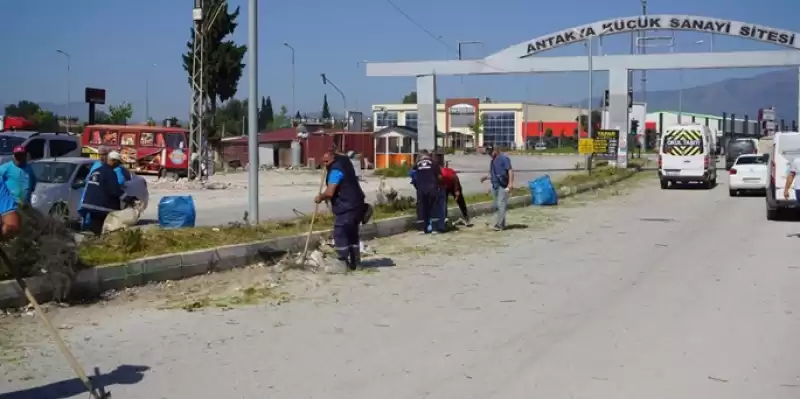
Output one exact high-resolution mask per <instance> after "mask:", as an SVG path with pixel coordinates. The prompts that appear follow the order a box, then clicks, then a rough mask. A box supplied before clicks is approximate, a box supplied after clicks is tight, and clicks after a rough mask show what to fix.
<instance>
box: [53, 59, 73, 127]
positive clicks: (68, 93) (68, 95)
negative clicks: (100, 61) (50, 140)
mask: <svg viewBox="0 0 800 399" xmlns="http://www.w3.org/2000/svg"><path fill="white" fill-rule="evenodd" d="M56 52H57V53H59V54H61V55H63V56H64V57H67V132H69V128H70V124H71V122H70V118H71V116H70V112H69V108H70V106H69V103H70V102H72V98H71V97H72V94H71V92H70V87H69V86H70V76H69V75H70V74H71V73H70V64H72V59H71V58H72V57H70V56H69V54H67V53H66V52H64V51H63V50H58V49H57V50H56Z"/></svg>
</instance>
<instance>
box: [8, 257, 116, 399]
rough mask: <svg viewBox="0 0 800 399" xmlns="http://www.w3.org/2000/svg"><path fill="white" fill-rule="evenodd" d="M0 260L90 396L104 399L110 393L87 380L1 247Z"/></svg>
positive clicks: (95, 398)
mask: <svg viewBox="0 0 800 399" xmlns="http://www.w3.org/2000/svg"><path fill="white" fill-rule="evenodd" d="M0 261H2V262H3V263H5V265H6V267H7V268H8V269H9V270H11V272H12V273H13V274H14V279H15V280H17V284H19V287H20V288H21V289H22V291H23V292H24V293H25V296H26V297H27V298H28V301H30V303H31V305H33V309H34V310H35V311H36V314H37V315H39V318H40V319H42V322H43V323H44V325H45V327H47V330H48V331H50V335H52V336H53V339H54V340H55V341H56V345H57V346H58V349H59V350H60V351H61V354H62V355H64V357H65V358H66V359H67V363H69V365H70V367H72V370H73V371H74V372H75V374H76V375H77V376H78V379H80V380H81V382H83V385H85V386H86V389H88V390H89V394H90V395H91V396H92V398H94V399H105V398H108V397H110V396H111V394H100V393H98V392H97V391H95V389H94V388H93V387H92V382H91V381H89V377H87V376H86V373H85V372H84V371H83V368H82V367H81V365H80V364H79V363H78V360H77V359H75V356H74V355H73V354H72V352H70V350H69V348H68V347H67V344H66V343H64V340H63V339H61V336H60V335H58V331H56V329H55V328H54V327H53V324H51V323H50V320H48V319H47V316H46V315H45V314H44V311H43V310H42V307H41V306H39V302H37V301H36V298H35V297H34V296H33V294H32V293H31V290H30V289H28V284H26V283H25V280H23V279H22V277H21V275H20V273H19V269H18V268H17V266H16V264H14V263H12V262H11V260H9V259H8V255H6V252H5V251H4V250H3V249H2V248H0Z"/></svg>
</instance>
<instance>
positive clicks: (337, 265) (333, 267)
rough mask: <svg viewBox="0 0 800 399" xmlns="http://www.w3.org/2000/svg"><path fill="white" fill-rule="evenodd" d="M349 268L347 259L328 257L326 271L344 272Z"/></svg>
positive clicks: (331, 272)
mask: <svg viewBox="0 0 800 399" xmlns="http://www.w3.org/2000/svg"><path fill="white" fill-rule="evenodd" d="M348 268H349V265H348V260H347V259H333V258H329V259H326V262H325V268H324V270H325V272H326V273H328V274H344V273H347V269H348Z"/></svg>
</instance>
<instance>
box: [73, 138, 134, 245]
mask: <svg viewBox="0 0 800 399" xmlns="http://www.w3.org/2000/svg"><path fill="white" fill-rule="evenodd" d="M112 155H113V153H112V154H109V156H108V157H107V160H106V162H105V163H103V164H101V165H99V166H98V167H97V168H95V169H94V170H93V171H91V172H89V176H87V177H86V188H85V189H84V192H83V203H82V204H81V213H83V214H85V215H86V216H87V218H88V220H89V226H88V228H89V230H90V231H91V232H93V233H95V234H97V235H100V234H102V232H103V224H104V223H105V221H106V216H108V214H109V213H110V212H113V211H118V210H120V209H121V200H122V196H123V195H125V190H124V189H123V186H122V185H121V184H120V183H119V179H118V176H117V172H115V171H114V167H115V166H116V162H117V161H118V160H116V159H112V158H116V156H113V157H112Z"/></svg>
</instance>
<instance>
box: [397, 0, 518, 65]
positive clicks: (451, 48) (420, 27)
mask: <svg viewBox="0 0 800 399" xmlns="http://www.w3.org/2000/svg"><path fill="white" fill-rule="evenodd" d="M386 2H387V3H389V4H390V5H391V6H392V8H394V9H395V11H397V12H398V13H399V14H400V15H402V16H403V17H404V18H405V19H407V20H408V22H411V23H412V24H414V26H416V27H417V28H419V29H420V30H422V31H423V32H425V34H427V35H428V36H430V37H432V38H433V40H436V41H437V42H439V43H441V44H442V45H443V46H444V47H445V48H446V49H447V50H449V51H451V52H453V53H458V51H456V50H455V49H454V48H453V47H451V46H450V45H449V44H447V42H445V41H444V40H443V39H442V36H440V35H436V34H434V33H433V32H431V31H430V30H429V29H428V28H426V27H425V26H423V25H422V24H421V23H419V22H417V20H415V19H414V18H412V17H411V16H410V15H408V13H407V12H405V11H403V9H402V8H400V7H399V6H398V5H397V4H395V3H394V1H392V0H386ZM464 61H472V62H475V63H478V64H481V65H484V66H487V67H489V68H492V69H494V70H497V71H501V72H511V71H508V70H506V69H503V68H500V67H496V66H493V65H489V64H487V63H486V62H485V61H483V60H464Z"/></svg>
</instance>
